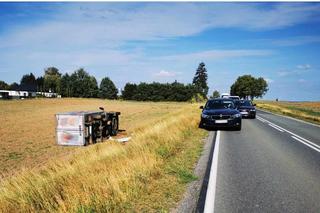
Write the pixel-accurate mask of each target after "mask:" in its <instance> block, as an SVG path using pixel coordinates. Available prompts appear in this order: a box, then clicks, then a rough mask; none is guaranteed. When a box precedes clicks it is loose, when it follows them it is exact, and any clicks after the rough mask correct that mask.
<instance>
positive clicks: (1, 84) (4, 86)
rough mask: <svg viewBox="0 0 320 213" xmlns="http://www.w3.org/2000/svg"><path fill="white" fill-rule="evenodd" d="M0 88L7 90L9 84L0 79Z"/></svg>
mask: <svg viewBox="0 0 320 213" xmlns="http://www.w3.org/2000/svg"><path fill="white" fill-rule="evenodd" d="M0 89H2V90H7V89H9V85H8V84H7V83H6V82H4V81H1V80H0Z"/></svg>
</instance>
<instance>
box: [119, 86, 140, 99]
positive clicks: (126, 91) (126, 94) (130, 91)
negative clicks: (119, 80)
mask: <svg viewBox="0 0 320 213" xmlns="http://www.w3.org/2000/svg"><path fill="white" fill-rule="evenodd" d="M137 87H138V86H137V85H136V84H131V83H126V85H125V86H124V88H123V90H122V92H121V93H122V98H123V99H125V100H134V99H135V97H134V96H135V94H136V93H137Z"/></svg>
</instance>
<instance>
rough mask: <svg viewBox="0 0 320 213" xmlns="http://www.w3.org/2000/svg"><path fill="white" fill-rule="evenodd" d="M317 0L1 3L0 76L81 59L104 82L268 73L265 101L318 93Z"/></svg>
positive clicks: (220, 79)
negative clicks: (202, 72)
mask: <svg viewBox="0 0 320 213" xmlns="http://www.w3.org/2000/svg"><path fill="white" fill-rule="evenodd" d="M319 55H320V3H56V2H51V3H3V2H2V3H0V80H4V81H6V82H7V83H12V82H14V81H16V82H19V81H20V79H21V77H22V75H23V74H26V73H30V72H32V73H34V74H35V75H36V76H40V75H43V72H44V71H43V70H44V69H45V68H46V67H49V66H55V67H57V68H58V69H59V70H60V71H61V72H62V73H65V72H68V73H72V72H73V71H74V70H76V69H78V68H80V67H83V68H85V69H86V70H87V71H88V72H89V73H90V74H91V75H94V76H95V77H96V78H97V80H98V81H100V80H101V79H102V78H103V77H105V76H108V77H110V78H111V79H112V80H113V81H114V83H115V84H116V85H117V87H118V88H122V87H123V86H124V85H125V83H126V82H134V83H139V82H142V81H143V82H152V81H158V82H173V81H174V80H178V81H179V82H183V83H191V81H192V78H193V76H194V74H195V71H196V68H197V66H198V64H199V63H200V62H201V61H203V62H205V64H206V67H207V70H208V75H209V78H208V84H209V87H210V93H212V91H213V90H214V89H217V90H219V91H220V92H228V91H229V89H230V86H231V84H232V83H233V82H234V81H235V80H236V78H237V77H238V76H239V75H244V74H251V75H253V76H255V77H260V76H261V77H264V78H265V79H267V81H268V83H269V91H268V93H267V94H266V95H265V97H264V99H275V98H279V99H280V100H320V73H319V71H320V70H319V69H320V60H319Z"/></svg>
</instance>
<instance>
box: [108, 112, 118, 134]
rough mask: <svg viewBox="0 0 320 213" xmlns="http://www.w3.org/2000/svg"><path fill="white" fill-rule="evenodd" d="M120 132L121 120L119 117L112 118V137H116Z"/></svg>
mask: <svg viewBox="0 0 320 213" xmlns="http://www.w3.org/2000/svg"><path fill="white" fill-rule="evenodd" d="M118 130H119V118H118V116H115V117H112V120H111V131H110V135H111V136H116V135H117V134H118Z"/></svg>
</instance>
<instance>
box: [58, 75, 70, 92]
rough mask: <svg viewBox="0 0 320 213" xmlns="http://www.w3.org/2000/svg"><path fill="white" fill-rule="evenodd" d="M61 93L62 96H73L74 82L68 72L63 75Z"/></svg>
mask: <svg viewBox="0 0 320 213" xmlns="http://www.w3.org/2000/svg"><path fill="white" fill-rule="evenodd" d="M60 87H61V88H60V93H61V95H62V97H71V96H72V82H71V77H70V76H69V74H68V73H66V74H64V75H63V76H62V77H61V84H60Z"/></svg>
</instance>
